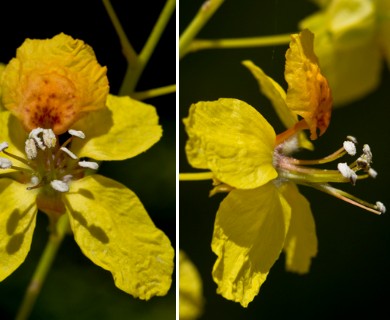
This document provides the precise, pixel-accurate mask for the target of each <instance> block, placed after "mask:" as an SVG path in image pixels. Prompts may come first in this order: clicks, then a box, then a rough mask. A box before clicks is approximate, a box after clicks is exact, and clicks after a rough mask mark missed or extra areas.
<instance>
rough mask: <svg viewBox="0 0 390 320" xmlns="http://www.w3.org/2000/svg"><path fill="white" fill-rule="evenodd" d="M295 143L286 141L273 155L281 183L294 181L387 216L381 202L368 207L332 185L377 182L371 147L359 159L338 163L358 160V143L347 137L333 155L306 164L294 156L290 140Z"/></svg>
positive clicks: (366, 203) (364, 147)
mask: <svg viewBox="0 0 390 320" xmlns="http://www.w3.org/2000/svg"><path fill="white" fill-rule="evenodd" d="M293 139H295V138H294V137H291V138H290V139H287V140H285V141H283V142H282V143H280V144H279V145H277V146H276V148H275V151H274V162H273V163H274V167H275V168H276V170H277V171H278V178H277V180H278V181H279V183H280V182H283V181H286V180H288V181H292V182H295V183H297V184H300V185H304V186H309V187H313V188H315V189H318V190H321V191H323V192H325V193H328V194H330V195H332V196H335V197H337V198H339V199H341V200H344V201H346V202H348V203H351V204H353V205H355V206H358V207H360V208H363V209H365V210H367V211H370V212H372V213H375V214H378V215H379V214H382V213H385V211H386V207H385V206H384V204H383V203H382V202H380V201H377V202H376V203H375V204H373V203H369V202H366V201H364V200H362V199H359V198H357V197H355V196H353V195H351V194H349V193H347V192H345V191H343V190H340V189H337V188H335V187H333V186H332V185H331V183H350V184H352V185H355V184H356V183H357V181H359V180H362V179H366V178H376V176H377V175H378V173H377V172H376V170H374V169H373V168H372V167H371V165H372V158H373V155H372V152H371V148H370V146H369V145H368V144H365V145H363V148H362V150H361V153H360V155H359V156H358V157H356V158H355V159H352V160H351V161H339V160H340V159H341V158H345V157H355V156H356V154H357V140H356V138H355V137H352V136H348V137H347V139H346V140H345V141H344V142H343V145H342V147H341V148H339V149H338V150H336V151H335V152H333V153H332V154H330V155H328V156H326V157H324V158H321V159H313V160H304V159H296V158H294V157H292V156H291V154H292V152H291V144H292V143H291V141H290V140H293ZM296 146H297V147H298V145H297V143H296ZM296 150H297V148H296ZM296 150H295V151H296ZM324 164H325V165H329V164H332V166H333V168H330V169H329V168H321V167H320V166H322V165H324Z"/></svg>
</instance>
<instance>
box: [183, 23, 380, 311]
mask: <svg viewBox="0 0 390 320" xmlns="http://www.w3.org/2000/svg"><path fill="white" fill-rule="evenodd" d="M244 64H245V65H246V66H247V67H248V68H249V69H250V70H251V71H252V73H253V74H254V75H255V77H256V78H257V79H258V80H259V83H260V85H261V88H262V91H263V92H264V93H265V94H266V95H267V96H268V97H269V98H270V99H271V101H272V103H273V105H274V106H275V108H276V110H277V111H278V113H279V115H280V116H281V118H282V120H283V122H284V123H285V124H288V126H289V128H288V129H287V130H286V131H285V132H282V133H281V134H279V135H276V134H275V131H274V129H273V128H272V126H271V125H270V124H269V123H268V122H267V121H266V120H265V118H264V117H263V116H262V115H261V114H260V113H259V112H258V111H257V110H256V109H254V108H253V107H251V106H250V105H248V104H247V103H245V102H243V101H240V100H237V99H231V98H222V99H219V100H218V101H207V102H198V103H195V104H193V105H192V106H191V108H190V113H189V116H188V118H186V119H184V124H185V127H186V131H187V133H188V136H189V140H188V141H187V144H186V153H187V157H188V161H189V162H190V164H191V165H192V166H193V167H195V168H199V169H209V170H210V171H211V172H212V174H213V178H214V184H215V188H214V189H213V190H212V193H211V194H214V193H216V192H228V195H227V196H226V198H225V199H224V200H223V201H222V202H221V204H220V207H219V209H218V212H217V215H216V219H215V225H214V233H213V239H212V250H213V252H214V253H215V254H216V255H217V257H218V258H217V261H216V263H215V265H214V268H213V273H212V274H213V279H214V281H215V282H216V283H217V285H218V289H217V292H218V293H220V294H221V295H222V296H224V297H225V298H227V299H229V300H233V301H236V302H239V303H240V304H241V305H242V306H244V307H247V306H248V304H249V303H250V302H251V301H252V300H253V298H254V297H255V296H256V295H257V294H258V292H259V290H260V286H261V285H262V283H263V282H264V281H265V280H266V278H267V275H268V273H269V271H270V268H271V267H272V265H273V264H274V263H275V261H276V260H277V259H278V257H279V255H280V253H281V251H284V252H285V254H286V269H287V270H289V271H293V272H297V273H301V274H302V273H306V272H308V271H309V268H310V264H311V259H312V258H313V257H315V256H316V254H317V237H316V232H315V223H314V219H313V216H312V214H311V210H310V204H309V202H308V201H307V200H306V198H305V197H304V196H303V195H302V194H300V192H299V190H298V187H297V185H296V184H301V185H305V186H310V187H313V188H316V189H319V190H322V191H324V192H326V193H329V194H331V195H334V196H336V197H338V198H340V199H343V200H345V201H347V202H350V203H353V204H355V205H358V206H360V207H363V208H365V209H367V210H369V211H371V212H374V213H377V214H380V213H381V212H384V211H385V207H384V205H383V204H382V203H380V202H377V203H376V204H375V205H374V204H369V203H366V202H364V201H362V200H359V199H357V198H355V197H354V196H352V195H349V194H347V193H345V192H343V191H341V190H339V189H336V188H334V187H333V186H331V184H330V183H332V182H337V183H342V182H347V183H350V182H352V183H355V182H356V181H357V180H359V179H363V178H367V177H369V176H373V177H374V176H375V175H376V172H375V171H374V170H373V169H372V168H371V160H372V154H371V151H370V149H369V147H368V145H365V146H364V147H363V154H362V155H361V156H360V157H359V158H358V159H357V160H356V161H354V162H352V164H351V165H348V164H347V163H343V162H340V163H339V164H338V165H337V168H334V169H332V170H325V169H321V168H316V167H315V165H318V164H324V163H330V162H333V161H335V160H337V159H340V158H341V157H343V156H348V155H347V154H349V155H355V153H356V146H355V144H356V141H355V139H354V138H353V137H349V138H348V139H347V141H345V142H344V144H343V147H341V148H340V149H339V150H337V151H336V152H335V153H333V154H331V155H329V156H327V157H325V158H322V159H318V160H300V159H296V158H294V157H293V156H292V154H293V153H294V152H295V151H297V150H298V149H299V148H300V147H301V146H306V147H310V144H309V141H307V140H306V138H305V137H304V136H303V132H302V130H304V129H308V130H309V131H310V137H311V139H312V140H314V139H316V138H317V137H318V133H319V134H320V135H322V134H323V133H324V132H325V131H326V129H327V127H328V124H329V121H330V113H331V105H332V98H331V94H330V90H329V87H328V84H327V81H326V79H325V78H324V77H323V76H322V74H321V72H320V70H319V67H318V64H317V59H316V57H315V55H314V52H313V34H311V33H310V32H309V31H308V30H304V31H302V32H301V33H300V34H299V35H292V40H291V43H290V48H289V50H288V51H287V54H286V71H285V78H286V80H287V83H288V90H287V93H286V92H285V91H284V90H283V89H282V88H281V87H280V86H279V85H278V84H277V83H276V82H275V81H273V80H272V79H271V78H269V77H268V76H266V75H265V74H264V72H263V71H262V70H261V69H260V68H258V67H256V66H255V65H254V64H253V63H251V62H249V61H246V62H244ZM297 115H299V116H301V117H302V119H301V120H299V119H298V117H297ZM299 134H300V135H301V136H299Z"/></svg>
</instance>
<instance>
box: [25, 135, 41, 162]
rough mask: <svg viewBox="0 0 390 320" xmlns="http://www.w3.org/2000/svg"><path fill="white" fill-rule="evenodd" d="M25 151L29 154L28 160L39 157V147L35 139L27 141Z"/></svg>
mask: <svg viewBox="0 0 390 320" xmlns="http://www.w3.org/2000/svg"><path fill="white" fill-rule="evenodd" d="M24 150H25V152H26V154H27V158H28V159H30V160H32V159H35V158H36V157H37V154H38V151H37V146H36V145H35V141H34V140H33V139H27V140H26V143H25V146H24Z"/></svg>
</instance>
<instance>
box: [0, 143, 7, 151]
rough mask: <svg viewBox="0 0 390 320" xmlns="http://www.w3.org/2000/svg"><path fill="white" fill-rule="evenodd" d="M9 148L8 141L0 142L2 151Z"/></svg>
mask: <svg viewBox="0 0 390 320" xmlns="http://www.w3.org/2000/svg"><path fill="white" fill-rule="evenodd" d="M7 148H8V142H2V143H0V152H3V151H4V150H5V149H7Z"/></svg>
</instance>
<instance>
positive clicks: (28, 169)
mask: <svg viewBox="0 0 390 320" xmlns="http://www.w3.org/2000/svg"><path fill="white" fill-rule="evenodd" d="M73 139H85V134H84V133H83V132H82V131H77V130H72V129H70V130H69V131H68V133H66V134H62V135H61V136H58V135H56V134H55V133H54V131H53V130H52V129H44V128H35V129H33V130H31V131H30V133H29V134H28V136H27V138H26V140H25V145H24V153H25V158H23V157H20V156H17V155H14V154H12V153H10V152H8V151H7V149H8V147H9V145H8V142H2V143H0V152H2V153H3V154H4V155H5V156H6V157H0V169H9V170H10V171H9V170H7V174H8V173H9V174H10V175H12V177H13V178H15V179H16V180H18V181H19V182H21V183H25V184H26V185H27V186H26V189H27V190H32V189H38V188H42V189H45V190H46V191H47V190H52V191H54V192H58V193H65V192H68V191H69V186H70V184H71V183H72V181H74V180H78V179H80V178H82V177H84V176H85V171H86V170H97V169H98V168H99V165H98V164H97V163H96V162H93V161H87V160H84V159H79V157H78V156H77V155H76V154H74V153H73V152H72V151H71V148H69V146H71V144H72V140H73ZM61 140H65V142H63V143H60V141H61Z"/></svg>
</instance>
